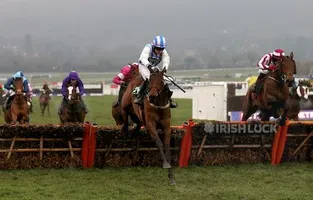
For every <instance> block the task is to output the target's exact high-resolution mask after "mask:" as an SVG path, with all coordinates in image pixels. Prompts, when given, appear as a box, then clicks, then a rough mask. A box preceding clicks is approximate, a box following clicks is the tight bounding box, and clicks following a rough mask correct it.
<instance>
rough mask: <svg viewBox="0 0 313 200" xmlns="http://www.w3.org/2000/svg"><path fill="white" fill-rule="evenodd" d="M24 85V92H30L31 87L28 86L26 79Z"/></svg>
mask: <svg viewBox="0 0 313 200" xmlns="http://www.w3.org/2000/svg"><path fill="white" fill-rule="evenodd" d="M23 86H24V93H28V92H29V87H28V81H27V80H25V81H24V82H23Z"/></svg>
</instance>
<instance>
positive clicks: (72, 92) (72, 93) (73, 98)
mask: <svg viewBox="0 0 313 200" xmlns="http://www.w3.org/2000/svg"><path fill="white" fill-rule="evenodd" d="M67 89H68V97H67V98H68V100H69V101H70V104H73V103H74V102H77V101H79V95H78V93H77V87H75V86H74V87H73V86H69V87H68V88H67Z"/></svg>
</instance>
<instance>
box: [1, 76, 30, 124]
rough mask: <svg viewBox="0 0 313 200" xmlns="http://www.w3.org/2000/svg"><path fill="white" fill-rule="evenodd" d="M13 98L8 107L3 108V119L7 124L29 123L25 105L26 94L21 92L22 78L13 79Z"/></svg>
mask: <svg viewBox="0 0 313 200" xmlns="http://www.w3.org/2000/svg"><path fill="white" fill-rule="evenodd" d="M13 86H14V88H15V89H14V92H13V93H12V94H11V96H12V95H13V97H12V98H13V99H12V101H11V103H10V105H9V108H8V109H6V108H4V121H5V122H6V123H8V124H16V123H19V124H27V123H29V111H30V110H29V107H28V105H27V97H26V94H24V93H23V79H22V78H17V79H15V80H14V81H13Z"/></svg>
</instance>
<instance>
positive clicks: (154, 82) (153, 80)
mask: <svg viewBox="0 0 313 200" xmlns="http://www.w3.org/2000/svg"><path fill="white" fill-rule="evenodd" d="M164 72H165V71H164V70H162V71H159V70H158V69H156V70H154V71H151V75H150V82H149V93H148V96H149V101H150V102H152V101H153V100H154V99H156V98H157V97H158V96H159V95H160V94H161V92H162V91H164V88H165V87H164V86H165V82H164V79H163V75H164Z"/></svg>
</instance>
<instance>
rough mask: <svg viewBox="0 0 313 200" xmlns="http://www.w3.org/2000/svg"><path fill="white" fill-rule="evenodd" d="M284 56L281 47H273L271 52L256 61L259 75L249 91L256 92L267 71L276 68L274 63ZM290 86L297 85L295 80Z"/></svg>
mask: <svg viewBox="0 0 313 200" xmlns="http://www.w3.org/2000/svg"><path fill="white" fill-rule="evenodd" d="M284 56H285V52H284V50H282V49H275V50H274V51H273V52H271V53H267V54H265V55H264V56H263V57H262V58H261V59H260V61H259V62H258V63H257V66H258V67H259V73H260V74H259V76H258V78H257V80H256V83H255V85H254V87H252V88H251V89H252V90H251V92H253V93H255V94H258V93H259V92H260V90H261V87H262V84H263V80H264V77H265V76H266V75H267V73H268V72H269V71H272V70H274V69H275V68H276V65H277V63H278V62H279V61H281V60H282V59H283V57H284ZM292 87H295V88H296V87H297V85H296V82H295V81H293V82H292Z"/></svg>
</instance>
